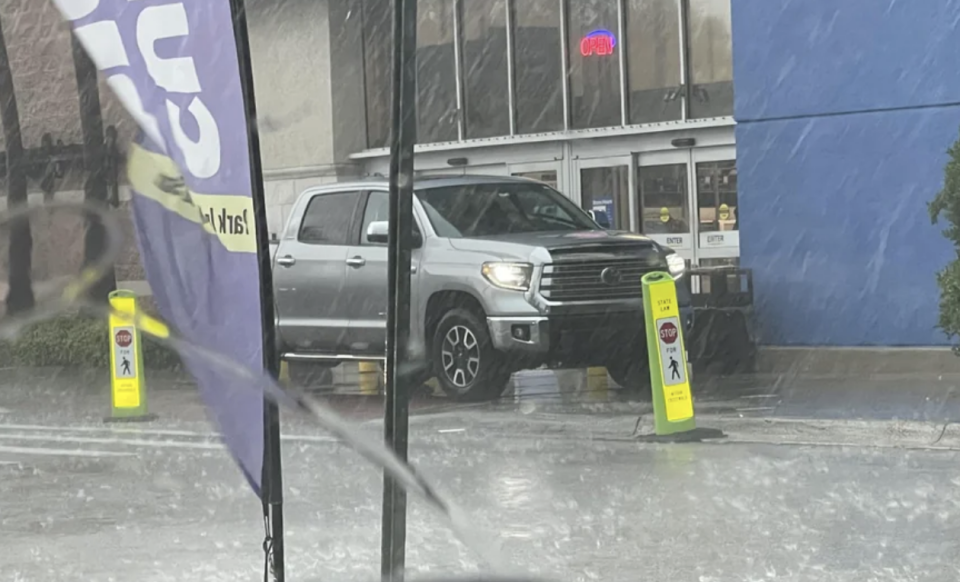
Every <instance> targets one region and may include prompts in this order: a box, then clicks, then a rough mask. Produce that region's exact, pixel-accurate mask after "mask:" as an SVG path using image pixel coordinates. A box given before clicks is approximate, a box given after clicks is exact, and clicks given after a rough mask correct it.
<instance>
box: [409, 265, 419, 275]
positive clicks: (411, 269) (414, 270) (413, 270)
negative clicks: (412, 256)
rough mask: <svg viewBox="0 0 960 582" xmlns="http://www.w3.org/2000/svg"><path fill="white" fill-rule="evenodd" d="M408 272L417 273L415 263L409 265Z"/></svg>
mask: <svg viewBox="0 0 960 582" xmlns="http://www.w3.org/2000/svg"><path fill="white" fill-rule="evenodd" d="M410 272H411V273H413V274H416V273H417V266H416V265H410Z"/></svg>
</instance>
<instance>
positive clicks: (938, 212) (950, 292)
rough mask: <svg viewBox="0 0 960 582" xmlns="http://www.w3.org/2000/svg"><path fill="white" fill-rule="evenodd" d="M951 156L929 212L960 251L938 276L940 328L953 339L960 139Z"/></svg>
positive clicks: (959, 271)
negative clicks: (941, 185)
mask: <svg viewBox="0 0 960 582" xmlns="http://www.w3.org/2000/svg"><path fill="white" fill-rule="evenodd" d="M947 154H949V156H950V160H949V161H948V162H947V166H946V168H944V171H943V189H942V190H940V192H938V193H937V195H936V197H934V199H933V201H932V202H930V204H929V206H928V209H929V210H930V220H931V221H932V222H933V223H934V224H936V223H937V221H938V220H939V219H940V218H941V217H943V218H944V219H945V220H946V222H947V223H948V225H947V227H946V228H945V229H944V230H943V236H944V237H946V238H947V239H948V240H949V241H950V242H952V243H953V246H954V247H955V248H956V250H957V258H954V259H953V260H952V261H950V263H948V264H947V266H946V267H944V268H943V270H941V271H940V272H938V273H937V285H938V286H939V287H940V317H939V320H938V322H937V327H939V328H940V329H942V330H943V331H944V333H946V334H947V337H948V338H950V339H951V340H953V339H954V338H956V337H958V336H960V139H958V140H957V141H956V142H955V143H954V144H953V145H952V146H951V147H950V149H949V150H947ZM958 347H960V346H957V345H954V347H953V349H954V352H958ZM958 353H960V352H958Z"/></svg>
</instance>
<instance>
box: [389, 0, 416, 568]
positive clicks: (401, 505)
mask: <svg viewBox="0 0 960 582" xmlns="http://www.w3.org/2000/svg"><path fill="white" fill-rule="evenodd" d="M393 41H394V48H393V92H392V95H391V97H392V103H391V131H390V208H389V213H390V228H389V234H388V242H387V255H388V260H387V262H388V271H389V273H390V279H389V283H388V287H387V365H386V372H387V374H386V376H387V377H386V382H385V384H386V403H385V407H384V419H383V420H384V438H385V440H386V442H387V446H389V447H391V448H392V449H393V451H394V452H395V453H396V454H397V456H398V457H399V458H401V459H403V460H406V459H407V432H408V428H409V426H408V424H409V422H408V421H409V400H410V394H411V388H412V386H411V379H412V375H411V371H412V364H413V363H412V362H410V361H409V350H408V346H409V340H410V265H411V252H412V248H413V244H412V239H413V145H414V144H415V143H416V141H417V135H416V134H417V106H416V97H417V95H416V80H417V69H416V50H417V2H416V0H393ZM406 528H407V497H406V492H405V491H404V490H403V489H402V488H401V487H400V486H398V484H397V483H396V482H395V481H394V480H393V478H392V477H390V476H388V475H387V474H386V473H384V477H383V523H382V526H381V548H380V575H381V578H382V579H383V580H384V582H402V580H403V571H404V566H405V562H406V555H405V549H406V548H405V546H406Z"/></svg>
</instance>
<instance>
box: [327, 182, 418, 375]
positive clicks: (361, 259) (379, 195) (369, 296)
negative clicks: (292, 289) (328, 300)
mask: <svg viewBox="0 0 960 582" xmlns="http://www.w3.org/2000/svg"><path fill="white" fill-rule="evenodd" d="M389 204H390V201H389V195H388V194H387V192H385V191H382V190H373V191H370V192H369V193H368V194H367V196H366V204H365V205H364V209H363V220H362V221H361V226H360V230H359V233H358V234H359V237H358V240H355V241H354V246H351V247H349V248H348V250H347V260H346V264H347V273H346V279H347V287H346V295H347V297H346V302H347V303H346V305H347V317H348V318H349V319H350V332H349V335H348V338H347V344H348V346H349V350H350V353H351V354H356V355H370V356H376V357H384V355H385V353H386V342H387V285H388V279H389V270H388V267H387V245H386V243H383V242H371V241H370V240H368V238H367V229H368V228H369V227H370V224H371V223H373V222H386V221H387V220H388V219H389V216H390V214H389ZM414 232H415V233H418V234H419V233H420V232H421V231H420V229H419V228H418V227H417V224H416V216H414ZM419 257H420V252H419V250H417V249H414V251H413V258H412V263H413V267H414V271H413V273H411V275H410V277H411V297H410V305H417V302H416V297H417V284H416V281H417V269H416V267H417V265H418V263H419Z"/></svg>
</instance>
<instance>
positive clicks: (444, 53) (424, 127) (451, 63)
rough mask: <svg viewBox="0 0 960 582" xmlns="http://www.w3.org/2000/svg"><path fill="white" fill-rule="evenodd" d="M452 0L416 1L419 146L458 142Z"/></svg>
mask: <svg viewBox="0 0 960 582" xmlns="http://www.w3.org/2000/svg"><path fill="white" fill-rule="evenodd" d="M453 10H454V8H453V0H418V1H417V11H418V18H417V116H418V120H419V122H418V132H417V142H418V143H431V142H438V141H455V140H456V139H457V83H456V80H455V79H456V66H455V58H456V51H455V50H454V45H453V43H454V38H455V35H454V18H453Z"/></svg>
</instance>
